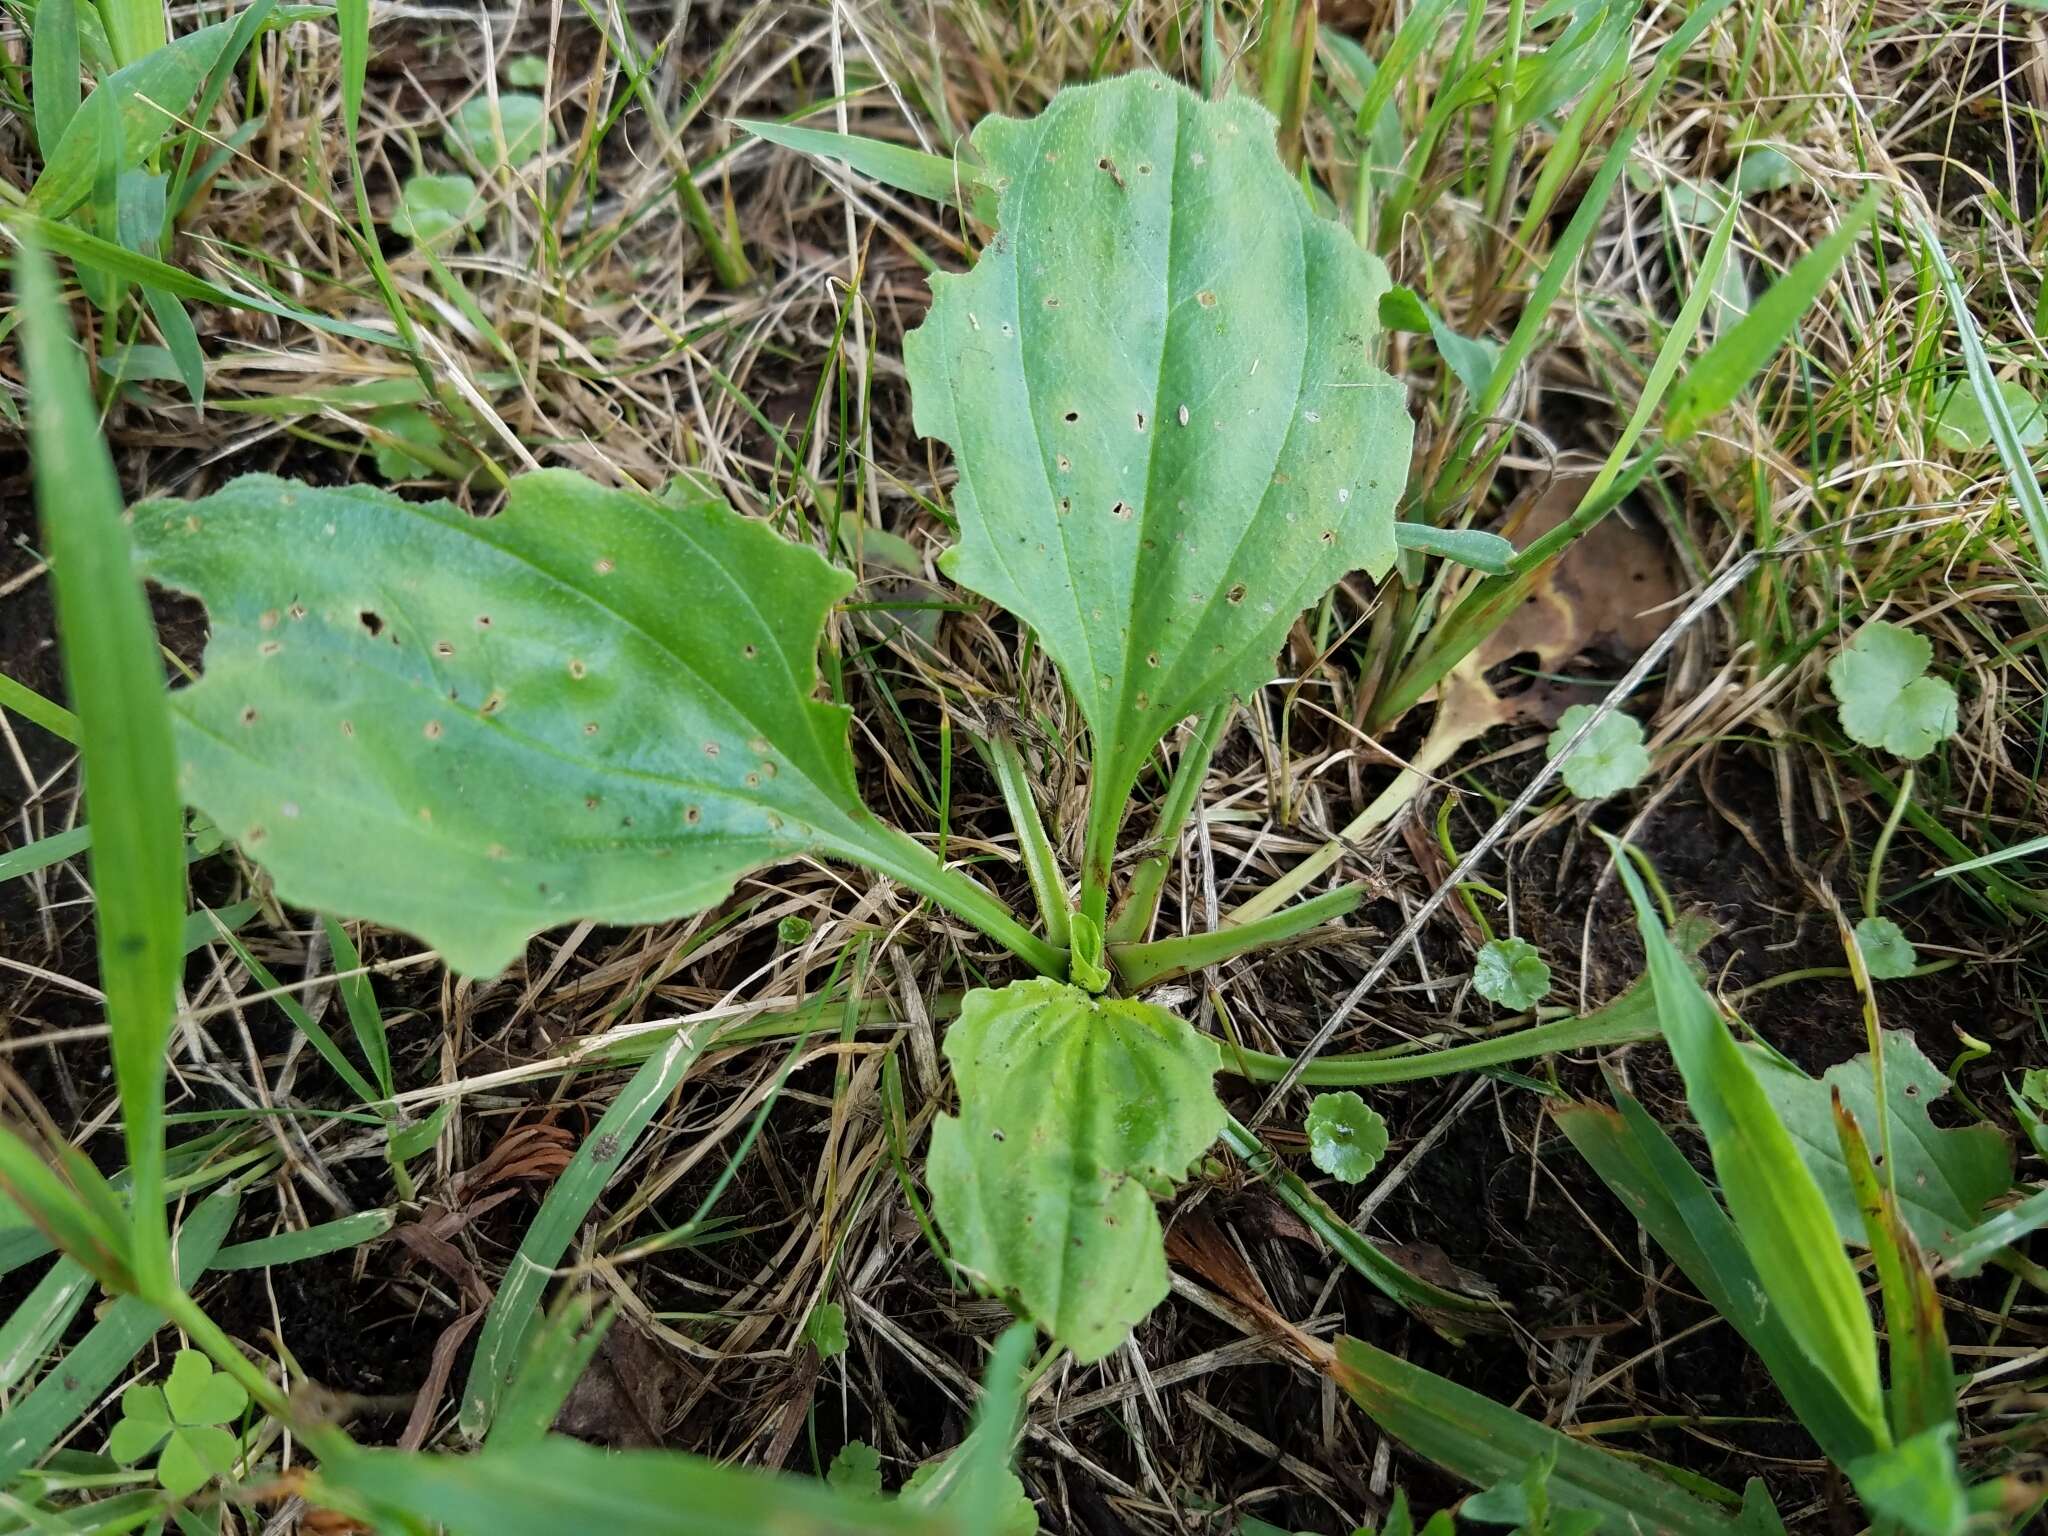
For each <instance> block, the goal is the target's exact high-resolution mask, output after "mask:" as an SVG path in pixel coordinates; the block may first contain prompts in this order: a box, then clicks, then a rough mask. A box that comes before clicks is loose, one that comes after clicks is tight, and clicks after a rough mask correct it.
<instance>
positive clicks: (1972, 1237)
mask: <svg viewBox="0 0 2048 1536" xmlns="http://www.w3.org/2000/svg"><path fill="white" fill-rule="evenodd" d="M2043 1227H2048V1189H2037V1190H2035V1191H2034V1192H2033V1193H2032V1194H2031V1195H2029V1196H2027V1198H2026V1199H2024V1200H2022V1201H2020V1203H2019V1204H2018V1205H2012V1206H2007V1207H2006V1208H2005V1209H2004V1210H2002V1211H2000V1212H1999V1213H1998V1214H1997V1215H1995V1216H1992V1217H1990V1218H1989V1219H1987V1220H1986V1221H1984V1222H1983V1223H1982V1224H1981V1225H1979V1226H1975V1227H1972V1228H1971V1229H1970V1230H1969V1231H1968V1232H1965V1233H1964V1234H1963V1235H1962V1236H1961V1237H1959V1238H1957V1239H1956V1241H1955V1242H1954V1243H1953V1244H1951V1245H1950V1247H1949V1249H1948V1251H1947V1253H1946V1254H1944V1255H1943V1258H1942V1266H1941V1267H1942V1269H1943V1271H1944V1272H1945V1273H1947V1274H1952V1275H1964V1276H1969V1275H1974V1274H1976V1273H1977V1271H1978V1270H1980V1269H1982V1268H1983V1267H1984V1265H1985V1264H1986V1263H1987V1262H1988V1261H1989V1260H1991V1259H1994V1258H1996V1257H1997V1256H1998V1255H1999V1254H2001V1253H2003V1252H2005V1250H2006V1249H2008V1248H2010V1247H2011V1246H2012V1245H2013V1244H2014V1243H2017V1242H2019V1241H2020V1240H2021V1239H2022V1238H2025V1237H2027V1236H2029V1235H2031V1234H2032V1233H2035V1232H2038V1231H2040V1230H2041V1228H2043Z"/></svg>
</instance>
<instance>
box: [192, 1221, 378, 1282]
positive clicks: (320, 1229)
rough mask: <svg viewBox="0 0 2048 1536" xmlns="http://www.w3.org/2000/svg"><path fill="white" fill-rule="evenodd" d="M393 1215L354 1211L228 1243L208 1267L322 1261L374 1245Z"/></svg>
mask: <svg viewBox="0 0 2048 1536" xmlns="http://www.w3.org/2000/svg"><path fill="white" fill-rule="evenodd" d="M395 1216H396V1213H395V1212H393V1211H392V1210H390V1209H389V1208H388V1207H387V1208H385V1209H381V1210H374V1211H357V1212H356V1213H355V1214H354V1215H353V1216H341V1217H337V1218H336V1219H335V1220H333V1221H323V1222H320V1223H319V1224H317V1225H315V1226H310V1227H305V1228H302V1229H301V1230H299V1231H297V1232H279V1233H277V1234H276V1235H274V1236H272V1237H258V1238H252V1239H251V1240H250V1241H248V1242H246V1243H231V1244H229V1245H228V1246H227V1247H225V1248H223V1249H221V1251H220V1252H219V1253H217V1254H215V1255H214V1259H213V1263H212V1265H211V1266H210V1267H211V1268H213V1269H217V1270H227V1269H268V1268H269V1267H270V1266H271V1265H273V1264H299V1263H303V1262H304V1261H305V1260H307V1259H319V1258H325V1257H326V1256H327V1255H328V1254H330V1253H343V1252H346V1251H347V1250H348V1249H350V1248H360V1247H361V1246H362V1245H363V1244H364V1243H369V1242H374V1241H376V1240H377V1239H378V1238H380V1237H382V1236H383V1235H384V1234H385V1233H386V1232H389V1231H390V1230H391V1225H392V1222H393V1221H394V1219H395Z"/></svg>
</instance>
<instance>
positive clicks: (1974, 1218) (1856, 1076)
mask: <svg viewBox="0 0 2048 1536" xmlns="http://www.w3.org/2000/svg"><path fill="white" fill-rule="evenodd" d="M1882 1039H1883V1049H1884V1093H1885V1108H1884V1114H1885V1116H1887V1117H1888V1118H1889V1119H1890V1122H1891V1165H1890V1166H1889V1167H1887V1168H1886V1169H1885V1170H1884V1174H1885V1178H1886V1183H1887V1186H1888V1187H1890V1188H1893V1189H1895V1190H1896V1191H1897V1192H1898V1200H1899V1210H1900V1214H1901V1215H1903V1216H1904V1217H1905V1220H1906V1225H1907V1226H1908V1227H1910V1228H1911V1229H1912V1232H1913V1236H1914V1237H1915V1238H1916V1239H1917V1240H1918V1241H1919V1243H1920V1245H1921V1246H1922V1247H1923V1248H1927V1249H1930V1250H1932V1251H1934V1252H1936V1253H1942V1252H1946V1251H1947V1249H1948V1247H1949V1245H1950V1244H1951V1243H1952V1242H1954V1241H1955V1240H1956V1239H1958V1238H1960V1237H1961V1236H1962V1235H1963V1234H1965V1233H1967V1232H1968V1231H1969V1230H1970V1229H1971V1228H1972V1227H1974V1226H1975V1225H1976V1224H1977V1223H1978V1222H1979V1221H1981V1220H1982V1219H1983V1215H1984V1207H1985V1204H1986V1203H1987V1202H1989V1201H1991V1200H1995V1199H1996V1198H1997V1197H1998V1196H2000V1195H2002V1194H2004V1193H2005V1192H2006V1191H2007V1190H2008V1189H2010V1188H2011V1187H2012V1148H2011V1147H2010V1146H2009V1145H2008V1144H2007V1142H2006V1139H2005V1136H2004V1135H2003V1134H2002V1133H2001V1132H2000V1131H1999V1130H1998V1129H1997V1128H1996V1127H1995V1126H1991V1125H1984V1124H1976V1125H1969V1126H1964V1127H1961V1128H1960V1129H1956V1130H1948V1129H1944V1128H1942V1127H1940V1126H1937V1125H1936V1124H1935V1123H1934V1121H1933V1118H1932V1117H1931V1116H1930V1115H1929V1114H1928V1109H1929V1107H1930V1106H1932V1105H1933V1104H1934V1103H1936V1102H1937V1101H1938V1100H1940V1099H1941V1098H1942V1097H1943V1096H1944V1095H1946V1094H1947V1092H1948V1090H1949V1082H1948V1079H1947V1078H1946V1077H1944V1076H1943V1075H1942V1072H1941V1069H1940V1068H1939V1067H1937V1066H1936V1065H1935V1064H1934V1063H1933V1062H1931V1061H1929V1060H1928V1059H1927V1056H1926V1054H1925V1053H1924V1052H1923V1051H1922V1050H1921V1049H1920V1046H1919V1044H1918V1043H1917V1042H1916V1041H1915V1040H1914V1039H1913V1036H1912V1035H1911V1034H1910V1033H1908V1032H1907V1031H1905V1030H1902V1029H1891V1030H1886V1031H1885V1032H1884V1034H1883V1037H1882ZM1749 1054H1750V1056H1751V1059H1752V1060H1753V1061H1754V1063H1755V1067H1756V1076H1757V1080H1758V1082H1759V1083H1760V1084H1761V1085H1762V1088H1763V1091H1764V1094H1765V1096H1766V1097H1767V1098H1769V1100H1770V1101H1771V1104H1772V1106H1773V1107H1774V1108H1775V1109H1776V1111H1777V1113H1778V1116H1779V1118H1780V1119H1781V1120H1783V1122H1784V1123H1785V1126H1786V1128H1787V1129H1788V1130H1790V1132H1791V1133H1792V1140H1793V1143H1794V1144H1795V1145H1796V1146H1797V1147H1798V1149H1799V1156H1800V1157H1801V1159H1802V1160H1803V1161H1804V1162H1805V1164H1806V1167H1807V1169H1808V1170H1809V1171H1810V1172H1811V1173H1812V1174H1813V1177H1814V1179H1815V1180H1816V1182H1817V1183H1818V1184H1819V1185H1820V1190H1821V1193H1822V1195H1823V1196H1824V1197H1825V1198H1826V1200H1827V1204H1828V1209H1829V1211H1830V1212H1831V1213H1832V1214H1833V1216H1834V1219H1835V1225H1836V1228H1837V1229H1838V1230H1839V1232H1840V1233H1841V1236H1842V1237H1843V1238H1844V1239H1845V1240H1846V1241H1849V1242H1852V1243H1858V1244H1860V1243H1861V1242H1862V1241H1863V1214H1862V1212H1861V1210H1860V1209H1858V1207H1857V1204H1856V1194H1855V1190H1854V1189H1853V1187H1852V1186H1851V1183H1850V1180H1849V1175H1848V1172H1847V1170H1846V1168H1845V1167H1844V1165H1843V1162H1842V1152H1841V1147H1840V1145H1839V1143H1838V1141H1837V1139H1836V1136H1835V1118H1834V1104H1833V1099H1832V1095H1833V1093H1835V1092H1840V1094H1841V1095H1842V1102H1843V1103H1844V1104H1845V1105H1847V1106H1848V1108H1849V1110H1850V1111H1851V1112H1852V1113H1853V1114H1854V1115H1855V1116H1856V1119H1857V1122H1858V1123H1859V1124H1861V1125H1864V1126H1869V1127H1872V1128H1873V1132H1874V1128H1875V1127H1876V1126H1877V1125H1878V1124H1879V1114H1878V1107H1877V1082H1876V1076H1875V1074H1874V1073H1873V1072H1872V1071H1871V1066H1870V1057H1869V1056H1868V1055H1867V1054H1865V1055H1860V1056H1856V1057H1854V1058H1853V1059H1851V1060H1849V1061H1845V1062H1842V1063H1841V1064H1840V1065H1838V1066H1834V1067H1830V1068H1829V1069H1828V1070H1827V1072H1826V1073H1825V1074H1823V1075H1822V1076H1821V1077H1819V1078H1811V1077H1808V1076H1807V1075H1806V1074H1805V1073H1803V1072H1798V1071H1794V1070H1793V1069H1791V1068H1790V1067H1786V1066H1781V1065H1779V1064H1778V1063H1777V1062H1775V1061H1772V1060H1769V1059H1767V1058H1765V1057H1764V1056H1762V1055H1761V1054H1760V1053H1754V1052H1752V1053H1749Z"/></svg>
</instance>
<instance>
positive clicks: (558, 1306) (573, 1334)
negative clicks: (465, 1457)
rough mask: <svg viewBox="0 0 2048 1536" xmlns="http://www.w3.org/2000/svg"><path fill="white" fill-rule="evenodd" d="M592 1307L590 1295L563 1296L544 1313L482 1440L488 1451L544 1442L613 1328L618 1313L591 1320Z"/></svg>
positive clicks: (605, 1312)
mask: <svg viewBox="0 0 2048 1536" xmlns="http://www.w3.org/2000/svg"><path fill="white" fill-rule="evenodd" d="M594 1306H595V1302H594V1300H593V1298H592V1297H591V1295H590V1293H589V1292H587V1291H576V1290H565V1291H563V1292H562V1295H561V1297H560V1299H559V1300H557V1301H556V1303H555V1304H554V1305H553V1306H552V1307H550V1308H548V1310H547V1315H546V1317H545V1318H544V1319H543V1320H542V1322H541V1325H540V1326H539V1327H537V1328H535V1329H534V1330H533V1332H532V1334H531V1335H530V1336H529V1339H528V1342H527V1346H526V1355H525V1358H524V1359H522V1360H521V1361H520V1362H519V1369H518V1370H517V1371H515V1372H514V1373H513V1376H512V1380H511V1382H510V1384H509V1385H507V1387H506V1388H505V1395H504V1397H503V1398H502V1399H501V1400H500V1402H499V1404H498V1416H497V1417H496V1418H495V1419H493V1420H492V1421H491V1432H490V1434H489V1435H488V1436H487V1437H486V1438H485V1440H484V1445H485V1447H486V1448H487V1449H489V1450H494V1451H506V1450H516V1449H518V1448H519V1447H520V1446H526V1445H538V1444H540V1443H541V1441H542V1439H544V1438H545V1437H546V1435H547V1432H548V1427H549V1426H550V1425H552V1424H553V1423H554V1422H555V1418H556V1416H557V1415H559V1414H560V1413H561V1411H562V1405H563V1404H564V1403H566V1402H567V1401H568V1400H569V1394H570V1393H571V1392H573V1391H574V1390H575V1388H576V1383H577V1382H578V1381H580V1380H582V1378H583V1372H584V1369H585V1367H587V1366H588V1365H589V1364H590V1361H591V1358H592V1357H593V1356H595V1355H596V1353H597V1348H598V1346H599V1345H600V1344H602V1343H603V1342H604V1336H605V1334H606V1332H607V1331H608V1330H609V1329H610V1328H611V1325H612V1318H613V1316H614V1315H615V1314H616V1310H617V1309H616V1308H614V1307H606V1308H605V1309H604V1310H603V1311H601V1312H598V1313H597V1314H596V1315H595V1316H594V1317H593V1316H592V1311H593V1308H594Z"/></svg>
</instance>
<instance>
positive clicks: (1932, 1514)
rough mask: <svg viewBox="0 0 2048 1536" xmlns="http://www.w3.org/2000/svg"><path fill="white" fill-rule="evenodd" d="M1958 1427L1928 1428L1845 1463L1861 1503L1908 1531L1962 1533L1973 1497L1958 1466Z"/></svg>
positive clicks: (1927, 1535)
mask: <svg viewBox="0 0 2048 1536" xmlns="http://www.w3.org/2000/svg"><path fill="white" fill-rule="evenodd" d="M1955 1442H1956V1427H1955V1425H1953V1424H1943V1425H1939V1426H1937V1427H1935V1428H1933V1429H1929V1430H1924V1431H1922V1432H1921V1433H1920V1434H1917V1435H1915V1436H1913V1437H1912V1438H1911V1439H1910V1440H1904V1441H1901V1442H1900V1443H1899V1444H1897V1445H1895V1446H1893V1447H1892V1448H1891V1449H1889V1450H1885V1451H1878V1452H1876V1453H1874V1454H1872V1455H1870V1456H1866V1457H1864V1458H1863V1459H1862V1460H1860V1461H1855V1462H1851V1463H1850V1464H1849V1466H1848V1467H1847V1468H1846V1469H1845V1470H1846V1471H1847V1472H1848V1474H1849V1481H1850V1482H1851V1483H1853V1484H1854V1485H1855V1487H1856V1496H1857V1497H1858V1498H1860V1499H1861V1500H1862V1501H1863V1507H1864V1508H1865V1509H1867V1510H1868V1511H1870V1513H1871V1514H1872V1515H1874V1516H1875V1517H1877V1519H1878V1520H1879V1521H1881V1522H1886V1524H1885V1525H1881V1526H1880V1527H1879V1528H1880V1529H1897V1530H1900V1531H1903V1532H1905V1533H1907V1536H1960V1533H1961V1532H1962V1531H1963V1530H1965V1529H1966V1528H1968V1526H1969V1525H1970V1499H1969V1495H1968V1494H1967V1493H1966V1492H1965V1491H1964V1489H1963V1483H1962V1478H1961V1477H1960V1476H1959V1475H1958V1473H1957V1471H1956V1447H1955Z"/></svg>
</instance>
